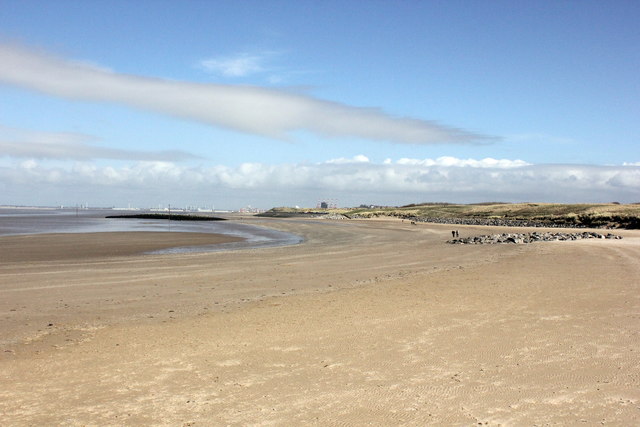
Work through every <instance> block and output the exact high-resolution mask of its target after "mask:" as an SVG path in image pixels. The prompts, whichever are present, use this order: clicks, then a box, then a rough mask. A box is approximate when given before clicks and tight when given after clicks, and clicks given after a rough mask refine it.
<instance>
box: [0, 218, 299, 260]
mask: <svg viewBox="0 0 640 427" xmlns="http://www.w3.org/2000/svg"><path fill="white" fill-rule="evenodd" d="M134 213H136V214H138V213H143V212H141V211H136V212H131V211H118V210H112V209H89V210H85V209H82V210H75V209H4V208H0V236H9V235H19V234H44V233H98V232H116V231H117V232H127V231H132V232H133V231H155V232H158V231H166V232H189V233H215V234H226V235H230V236H235V237H241V238H243V239H245V240H244V241H241V242H232V243H223V244H218V245H208V246H190V247H179V248H170V249H163V250H161V251H156V252H153V253H185V252H212V251H221V250H231V249H249V248H260V247H271V246H285V245H295V244H298V243H300V242H301V241H302V238H301V237H299V236H296V235H294V234H291V233H285V232H281V231H277V230H271V229H268V228H262V227H256V226H252V225H248V224H241V223H238V222H235V221H233V220H229V221H168V220H155V219H137V218H105V217H106V216H108V215H126V214H134ZM216 216H217V215H216Z"/></svg>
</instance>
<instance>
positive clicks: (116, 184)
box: [0, 155, 640, 208]
mask: <svg viewBox="0 0 640 427" xmlns="http://www.w3.org/2000/svg"><path fill="white" fill-rule="evenodd" d="M3 186H4V188H2V187H3ZM638 188H640V167H639V166H632V165H627V166H593V165H553V164H551V165H550V164H539V165H533V164H528V163H526V162H523V161H521V160H508V159H492V158H485V159H458V158H455V157H441V158H437V159H399V160H396V161H393V160H391V159H387V160H385V161H384V162H382V163H374V162H371V161H370V160H369V159H368V158H367V157H366V156H363V155H358V156H355V157H354V158H352V159H333V160H327V161H325V162H321V163H291V164H279V165H269V164H263V163H242V164H240V165H238V166H235V167H231V166H223V165H216V166H208V167H205V166H185V165H177V164H175V163H171V162H157V161H156V162H149V161H143V162H137V163H135V164H131V165H126V166H122V167H114V166H103V167H101V166H97V165H95V164H92V163H88V162H75V163H74V164H73V165H68V164H65V165H60V164H48V163H47V162H38V161H36V160H33V159H28V160H23V161H19V162H18V161H16V162H13V163H12V164H9V165H5V166H1V165H0V190H2V191H3V192H5V194H6V195H7V196H11V197H13V200H15V202H13V203H16V204H20V203H21V202H20V199H19V197H20V193H21V192H31V193H32V194H33V193H34V192H35V193H41V194H42V195H43V197H44V196H45V195H46V196H47V197H48V199H47V201H46V202H44V201H43V203H48V204H70V203H73V202H74V201H73V200H70V197H74V196H75V197H78V199H79V200H76V201H75V202H76V203H79V202H82V203H84V202H89V203H91V204H93V205H96V206H98V205H102V206H105V205H107V206H108V205H117V204H118V202H119V201H120V202H121V203H123V201H122V199H123V198H128V200H126V202H128V203H132V202H133V203H136V204H138V205H139V206H155V205H156V204H158V203H161V202H164V203H167V202H170V203H171V204H173V205H176V206H177V205H179V204H183V205H189V204H193V203H196V202H198V201H211V200H214V201H215V199H220V200H222V199H224V200H228V201H229V202H228V203H238V204H239V205H240V206H243V205H246V204H252V205H254V206H258V207H263V208H269V207H272V206H275V205H296V204H298V205H307V206H310V205H315V199H316V197H329V196H331V197H334V198H339V199H340V201H341V205H342V206H357V205H359V204H361V203H374V204H390V205H401V204H406V203H417V202H424V201H447V202H458V203H475V202H486V201H502V202H521V201H536V202H566V203H576V202H612V201H618V202H622V203H632V202H640V197H639V195H638ZM65 189H66V190H65ZM70 190H71V191H72V193H71V195H70V194H68V193H67V194H65V191H67V192H68V191H70ZM56 194H58V197H66V198H65V199H64V200H57V199H56V200H53V199H52V197H56ZM90 197H97V198H96V199H90V200H85V199H87V198H90ZM7 200H11V199H7ZM43 200H44V199H43ZM232 206H234V205H232ZM235 207H237V205H235Z"/></svg>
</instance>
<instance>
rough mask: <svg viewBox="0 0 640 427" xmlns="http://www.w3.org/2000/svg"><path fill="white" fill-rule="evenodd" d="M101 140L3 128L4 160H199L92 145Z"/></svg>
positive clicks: (178, 154)
mask: <svg viewBox="0 0 640 427" xmlns="http://www.w3.org/2000/svg"><path fill="white" fill-rule="evenodd" d="M97 140H98V138H96V137H94V136H91V135H85V134H81V133H74V132H38V131H32V130H27V129H17V128H11V127H6V126H2V125H0V157H17V158H25V157H26V158H36V159H59V160H90V159H117V160H164V161H181V160H186V159H190V158H195V156H193V155H191V154H188V153H185V152H183V151H177V150H170V151H136V150H121V149H115V148H108V147H100V146H97V145H92V144H91V143H92V142H95V141H97Z"/></svg>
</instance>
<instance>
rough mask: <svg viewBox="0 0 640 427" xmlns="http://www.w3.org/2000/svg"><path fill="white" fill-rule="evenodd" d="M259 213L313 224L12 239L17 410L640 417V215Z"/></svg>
mask: <svg viewBox="0 0 640 427" xmlns="http://www.w3.org/2000/svg"><path fill="white" fill-rule="evenodd" d="M244 221H248V222H251V223H253V224H258V225H266V226H270V227H273V228H278V229H281V230H285V231H292V232H295V233H297V234H299V235H302V236H304V237H305V238H306V242H305V243H304V244H301V245H297V246H290V247H280V248H268V249H253V250H238V251H229V252H218V253H205V254H181V255H140V254H139V252H140V248H134V247H132V246H128V245H129V243H128V241H126V240H124V241H123V240H122V239H121V238H120V237H121V236H113V240H112V239H111V238H109V237H107V236H106V235H105V236H104V242H105V245H107V246H109V245H110V246H109V249H108V250H107V251H106V252H104V251H105V249H104V248H103V249H100V250H99V251H102V252H96V251H98V249H95V245H91V244H89V241H88V240H87V239H86V238H84V240H83V238H82V237H80V236H78V235H73V236H57V237H58V239H57V241H58V242H59V243H60V242H61V240H60V239H62V240H64V241H65V242H67V243H66V244H67V246H68V247H67V249H68V250H74V251H79V253H81V254H82V257H79V258H78V257H59V256H56V255H55V253H58V251H59V250H60V249H59V247H58V248H52V249H51V250H50V251H49V252H50V253H49V256H47V255H46V251H45V252H43V253H40V254H39V255H38V256H31V257H30V256H29V255H28V251H27V252H22V255H21V256H17V255H12V256H13V257H12V258H11V259H9V258H8V257H7V258H1V259H0V319H1V323H0V419H1V420H2V425H11V426H21V425H34V426H40V425H72V426H75V425H78V426H79V425H167V426H181V425H192V426H199V425H202V426H208V425H300V424H315V425H398V424H403V425H425V424H434V425H479V424H482V425H625V426H629V425H638V424H640V354H639V353H640V345H639V344H640V335H639V332H640V292H639V291H640V289H639V288H640V233H639V232H637V231H623V232H620V233H619V234H622V235H623V236H624V237H625V238H624V240H619V241H614V240H598V241H577V242H550V243H535V244H530V245H485V246H459V245H448V244H446V243H445V241H446V240H447V239H448V238H449V237H450V236H451V232H450V231H451V229H450V228H449V227H447V226H442V225H426V224H418V225H411V224H410V223H408V222H404V223H403V222H400V221H397V220H389V221H374V220H365V221H344V222H343V221H321V220H317V221H309V220H275V219H273V220H265V219H263V220H259V219H255V218H245V219H244ZM458 229H459V230H460V235H461V236H465V235H475V234H486V233H492V232H496V231H498V230H499V231H500V232H502V231H504V230H503V229H492V228H491V227H462V226H461V227H459V228H458ZM63 237H64V238H63ZM148 237H149V239H148V240H149V241H150V242H151V243H153V240H154V239H153V238H151V236H148ZM38 238H43V239H46V238H47V237H46V236H39V237H38V236H34V237H32V239H38ZM7 239H8V238H6V237H3V238H0V245H4V244H5V243H6V242H8V241H10V240H7ZM12 242H13V243H12V244H14V245H15V246H14V249H13V250H12V251H11V253H14V254H17V253H19V251H20V250H21V249H20V245H19V244H16V242H15V239H13V240H12ZM83 242H84V243H83ZM36 243H37V242H36ZM60 244H62V243H60ZM36 246H37V245H36ZM159 246H162V244H160V245H159ZM145 248H148V246H145ZM119 251H124V252H119ZM0 253H2V252H0Z"/></svg>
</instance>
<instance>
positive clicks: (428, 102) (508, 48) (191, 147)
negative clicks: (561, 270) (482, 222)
mask: <svg viewBox="0 0 640 427" xmlns="http://www.w3.org/2000/svg"><path fill="white" fill-rule="evenodd" d="M637 22H640V3H638V2H635V1H611V2H600V1H542V2H519V1H490V2H489V1H487V2H481V1H470V0H469V1H446V2H444V1H423V2H418V1H354V2H338V1H336V2H333V1H323V2H312V1H238V2H215V1H183V2H176V1H160V0H154V1H136V2H129V1H97V0H94V1H88V2H79V1H65V0H58V1H55V2H43V1H29V0H26V1H25V0H22V1H6V0H0V204H25V205H59V204H63V205H77V204H85V203H88V204H90V205H92V206H112V205H117V206H124V205H127V204H132V205H136V206H158V205H163V206H166V205H168V204H172V205H173V206H186V205H195V206H211V205H215V206H216V207H217V208H227V209H235V208H239V207H243V206H247V205H252V206H257V207H262V208H269V207H272V206H280V205H289V206H293V205H300V206H315V205H316V203H317V201H318V200H320V199H337V200H338V204H339V205H342V206H354V205H356V206H357V205H359V204H361V203H367V204H369V203H372V204H389V205H401V204H406V203H416V202H424V201H445V202H463V203H472V202H481V201H512V202H518V201H537V202H610V201H620V202H624V203H628V202H640V148H639V147H640V119H639V118H640V108H639V107H640V73H638V70H640V49H639V48H640V29H639V28H640V27H639V26H638V25H637Z"/></svg>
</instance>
